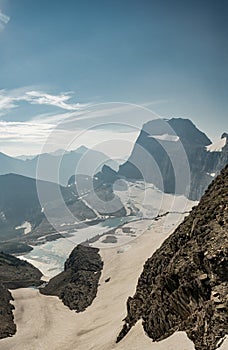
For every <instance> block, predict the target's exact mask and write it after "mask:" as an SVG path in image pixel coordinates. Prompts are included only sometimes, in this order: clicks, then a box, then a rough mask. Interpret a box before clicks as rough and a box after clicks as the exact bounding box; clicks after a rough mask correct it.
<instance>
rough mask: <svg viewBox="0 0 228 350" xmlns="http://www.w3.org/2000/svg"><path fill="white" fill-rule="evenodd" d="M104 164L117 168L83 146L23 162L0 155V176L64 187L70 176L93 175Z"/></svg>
mask: <svg viewBox="0 0 228 350" xmlns="http://www.w3.org/2000/svg"><path fill="white" fill-rule="evenodd" d="M105 163H108V164H110V165H111V166H115V167H117V165H116V162H115V161H111V160H110V159H109V158H108V157H107V156H106V155H105V154H104V153H102V152H98V151H95V150H90V149H88V148H86V147H84V146H81V147H80V148H79V149H77V150H75V151H69V152H67V151H66V152H64V150H60V151H59V152H52V153H44V154H41V155H38V156H35V157H33V158H27V159H25V160H24V159H18V158H13V157H10V156H8V155H6V154H4V153H0V175H4V174H10V173H14V174H19V175H23V176H27V177H32V178H38V179H39V180H43V181H50V182H55V183H59V184H60V185H62V186H66V184H67V182H68V179H69V178H70V176H71V175H72V174H75V173H76V172H78V171H80V173H82V174H86V175H93V174H92V173H91V172H92V171H94V172H95V171H98V170H99V169H100V168H101V167H102V165H103V164H105ZM37 166H38V168H39V169H38V171H37ZM77 169H78V170H77Z"/></svg>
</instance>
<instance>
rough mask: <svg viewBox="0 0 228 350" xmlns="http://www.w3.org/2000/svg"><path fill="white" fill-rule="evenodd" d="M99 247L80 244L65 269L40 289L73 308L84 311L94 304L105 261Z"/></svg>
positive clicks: (66, 263) (72, 253)
mask: <svg viewBox="0 0 228 350" xmlns="http://www.w3.org/2000/svg"><path fill="white" fill-rule="evenodd" d="M98 252H99V249H96V248H91V247H86V246H83V245H78V246H77V247H76V248H75V249H74V250H73V251H72V252H71V254H70V256H69V258H68V259H67V261H66V262H65V267H64V271H63V272H62V273H60V274H59V275H57V276H55V277H54V278H52V279H51V280H50V281H49V283H48V284H47V285H46V286H45V287H44V288H41V289H40V292H41V293H42V294H45V295H56V296H58V297H59V298H60V299H61V300H62V301H63V303H64V304H65V305H66V306H68V307H69V308H70V309H71V310H76V311H77V312H81V311H84V310H85V309H86V308H87V307H88V306H89V305H91V304H92V302H93V300H94V298H95V297H96V294H97V288H98V283H99V279H100V276H101V271H102V268H103V262H102V260H101V257H100V255H99V253H98Z"/></svg>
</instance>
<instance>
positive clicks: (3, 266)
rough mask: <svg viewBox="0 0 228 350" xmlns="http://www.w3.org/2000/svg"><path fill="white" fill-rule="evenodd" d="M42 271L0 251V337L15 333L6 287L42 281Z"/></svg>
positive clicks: (28, 285)
mask: <svg viewBox="0 0 228 350" xmlns="http://www.w3.org/2000/svg"><path fill="white" fill-rule="evenodd" d="M41 276H42V273H41V272H40V271H39V270H38V269H37V268H35V267H34V266H32V265H31V264H29V263H28V262H26V261H22V260H20V259H18V258H16V257H14V256H12V255H9V254H4V253H1V252H0V339H2V338H6V337H10V336H12V335H13V334H15V333H16V325H15V324H14V316H13V312H12V310H13V309H14V306H13V305H11V304H10V302H11V301H12V300H13V298H12V295H11V293H10V292H9V291H8V290H7V288H10V289H15V288H25V287H30V286H38V285H40V284H41V283H42V281H41Z"/></svg>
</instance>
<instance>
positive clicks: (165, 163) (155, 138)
mask: <svg viewBox="0 0 228 350" xmlns="http://www.w3.org/2000/svg"><path fill="white" fill-rule="evenodd" d="M222 138H226V145H225V146H224V147H223V149H222V151H219V152H218V151H212V152H210V151H208V150H207V146H209V145H210V144H211V141H210V139H209V138H208V137H207V136H206V135H205V134H204V133H203V132H201V131H200V130H198V129H197V128H196V126H195V125H194V124H193V123H192V122H191V121H190V120H188V119H182V118H173V119H170V120H164V119H157V120H152V121H149V122H147V123H146V124H144V125H143V128H142V130H141V132H140V134H139V137H138V139H137V140H136V143H135V146H134V148H133V151H132V153H131V155H130V157H129V159H128V161H127V162H125V163H124V164H123V165H121V166H120V169H119V172H118V174H117V176H118V177H121V176H122V177H125V178H127V179H129V180H142V179H144V180H145V181H147V182H150V183H153V184H154V185H155V186H156V187H158V188H159V189H161V190H163V191H164V192H167V193H176V194H184V195H186V196H187V197H188V198H190V199H192V200H199V199H200V198H201V196H202V195H203V193H204V192H205V190H206V189H207V187H208V185H209V184H210V183H211V181H212V180H213V178H214V174H216V175H217V174H218V173H219V172H220V171H221V170H222V169H223V168H224V167H225V165H226V164H227V163H228V142H227V140H228V138H227V134H226V133H224V134H223V135H222Z"/></svg>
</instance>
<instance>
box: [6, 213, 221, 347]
mask: <svg viewBox="0 0 228 350" xmlns="http://www.w3.org/2000/svg"><path fill="white" fill-rule="evenodd" d="M178 219H179V220H178ZM179 221H180V215H179V216H178V215H177V214H169V215H167V216H166V217H163V218H160V219H159V220H158V221H157V222H154V223H153V226H152V227H151V228H149V229H148V230H147V231H146V232H145V233H144V234H142V235H141V236H139V237H137V238H136V239H135V240H134V241H131V242H130V246H129V244H128V249H126V250H125V249H122V250H121V251H120V247H118V246H117V247H112V248H106V249H101V250H100V254H101V256H102V259H103V261H104V270H103V272H102V277H101V280H100V287H99V289H98V294H97V297H96V299H95V300H94V302H93V304H92V306H90V307H89V308H88V309H87V310H86V311H85V312H83V313H80V314H76V313H75V312H74V311H70V310H69V309H68V308H67V307H65V306H64V305H63V304H62V302H61V301H60V300H59V299H58V298H56V297H47V296H44V295H41V294H39V292H38V291H37V290H36V289H18V290H15V291H12V294H13V296H14V299H15V301H14V305H15V322H16V324H17V328H18V330H17V333H16V335H15V336H13V337H12V338H8V339H4V340H1V341H0V348H1V350H60V349H61V350H76V349H77V350H111V349H116V350H128V349H131V350H139V349H140V350H141V349H143V350H193V349H194V346H193V343H192V342H191V341H190V340H189V339H188V338H187V336H186V334H185V333H183V332H179V333H176V334H174V335H172V336H171V337H170V338H168V339H165V340H164V341H162V342H160V343H152V342H151V339H150V338H148V337H147V336H145V334H144V332H143V329H142V327H141V324H140V323H138V324H137V325H136V326H135V327H133V329H132V330H131V331H130V333H129V334H128V335H127V336H126V337H125V338H124V339H123V341H122V342H120V343H118V344H116V343H115V340H116V337H117V335H118V333H119V331H120V330H121V327H122V320H123V318H124V317H125V316H126V300H127V298H128V296H132V295H133V294H134V291H135V287H136V284H137V280H138V277H139V275H140V273H141V271H142V268H143V264H144V262H145V260H146V259H147V258H148V257H150V256H151V255H152V253H153V252H154V251H155V250H156V249H157V248H158V247H159V246H160V245H161V243H162V242H163V241H164V239H165V238H166V237H167V236H168V235H169V234H170V232H172V231H173V230H174V228H175V227H176V226H177V225H178V224H179ZM95 244H96V243H95ZM122 248H124V246H122ZM108 278H110V281H109V282H105V280H106V279H108ZM226 346H227V342H226V344H225V343H224V344H223V346H222V347H221V348H220V349H224V350H225V348H226Z"/></svg>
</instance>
